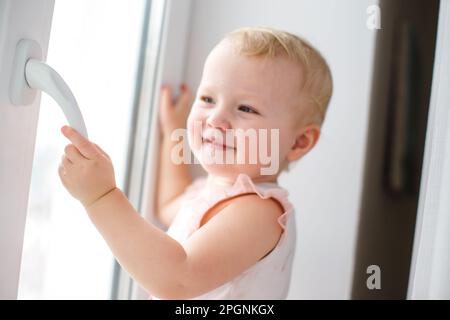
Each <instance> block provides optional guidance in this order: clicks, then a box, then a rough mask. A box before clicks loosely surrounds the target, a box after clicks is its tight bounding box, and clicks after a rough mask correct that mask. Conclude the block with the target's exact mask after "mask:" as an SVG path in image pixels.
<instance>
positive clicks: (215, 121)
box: [206, 108, 231, 130]
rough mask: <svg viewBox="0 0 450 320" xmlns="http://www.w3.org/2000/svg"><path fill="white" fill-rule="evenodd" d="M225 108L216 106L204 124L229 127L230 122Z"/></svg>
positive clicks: (219, 127) (218, 127)
mask: <svg viewBox="0 0 450 320" xmlns="http://www.w3.org/2000/svg"><path fill="white" fill-rule="evenodd" d="M228 118H229V117H228V115H227V114H226V111H225V110H223V109H222V110H221V109H220V108H216V109H215V110H214V111H213V112H212V113H211V114H210V115H209V117H208V119H207V120H206V124H207V125H208V126H210V127H213V128H217V129H222V130H226V129H231V124H230V121H229V119H228Z"/></svg>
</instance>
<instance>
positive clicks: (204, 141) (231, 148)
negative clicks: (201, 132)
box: [202, 137, 236, 150]
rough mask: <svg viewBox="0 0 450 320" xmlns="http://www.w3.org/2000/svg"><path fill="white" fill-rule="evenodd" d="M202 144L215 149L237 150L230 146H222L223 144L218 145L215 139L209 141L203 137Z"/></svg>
mask: <svg viewBox="0 0 450 320" xmlns="http://www.w3.org/2000/svg"><path fill="white" fill-rule="evenodd" d="M202 144H207V145H209V146H211V147H213V148H215V149H222V150H227V149H230V150H236V148H235V147H231V146H228V145H225V144H222V143H217V142H215V141H214V140H213V139H207V138H203V137H202Z"/></svg>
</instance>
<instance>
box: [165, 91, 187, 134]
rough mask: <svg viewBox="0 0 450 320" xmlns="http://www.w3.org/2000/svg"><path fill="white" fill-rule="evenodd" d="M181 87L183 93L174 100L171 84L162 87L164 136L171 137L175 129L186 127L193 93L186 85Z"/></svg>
mask: <svg viewBox="0 0 450 320" xmlns="http://www.w3.org/2000/svg"><path fill="white" fill-rule="evenodd" d="M180 89H181V93H180V95H179V97H178V99H177V100H176V101H173V100H172V90H171V88H170V87H169V86H163V87H162V90H161V104H160V108H159V109H160V110H159V120H160V125H161V130H162V134H163V135H164V136H169V137H170V134H171V133H172V131H173V130H175V129H178V128H186V121H187V118H188V115H189V110H190V107H191V105H190V104H191V100H192V93H191V91H190V90H189V88H188V87H187V86H186V85H181V86H180Z"/></svg>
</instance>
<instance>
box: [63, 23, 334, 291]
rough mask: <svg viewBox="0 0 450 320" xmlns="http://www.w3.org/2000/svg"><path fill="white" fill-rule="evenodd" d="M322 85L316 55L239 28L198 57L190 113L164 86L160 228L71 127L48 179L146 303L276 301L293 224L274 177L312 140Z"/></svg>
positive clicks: (186, 97)
mask: <svg viewBox="0 0 450 320" xmlns="http://www.w3.org/2000/svg"><path fill="white" fill-rule="evenodd" d="M331 92H332V80H331V73H330V70H329V68H328V66H327V64H326V62H325V60H324V59H323V58H322V56H321V55H320V54H319V53H318V52H317V51H316V50H315V49H314V48H313V47H312V46H311V45H309V44H308V43H306V42H305V41H304V40H302V39H300V38H299V37H297V36H295V35H292V34H290V33H287V32H283V31H278V30H274V29H269V28H244V29H238V30H236V31H234V32H232V33H230V34H228V35H227V36H226V37H225V38H224V39H223V40H222V41H221V42H220V43H219V44H218V45H217V46H216V47H215V48H214V49H213V50H212V51H211V53H210V54H209V56H208V58H207V60H206V62H205V65H204V70H203V75H202V79H201V82H200V85H199V87H198V90H197V94H196V97H195V102H194V103H193V105H192V108H191V109H190V111H189V106H190V103H189V102H190V100H191V94H190V91H189V89H188V88H187V87H186V86H182V88H181V95H180V97H179V98H178V100H177V101H176V102H175V103H173V102H172V95H171V92H170V88H168V87H164V88H163V91H162V101H161V110H160V125H161V132H162V137H163V138H162V147H161V161H160V170H159V172H160V175H159V177H158V195H157V199H156V200H157V214H156V216H157V217H158V219H159V220H160V222H161V223H162V224H163V225H165V226H166V227H168V230H167V232H163V231H162V230H161V229H159V228H157V227H155V226H153V225H152V224H150V223H148V222H147V221H146V220H144V219H143V218H142V217H141V216H140V215H139V214H138V213H137V212H136V210H135V209H134V208H133V207H132V206H131V204H130V203H129V202H128V200H127V199H126V197H125V195H124V194H123V193H122V192H121V191H120V190H119V189H118V188H117V187H116V184H115V180H114V170H113V167H112V164H111V161H110V159H109V157H108V155H107V154H106V153H105V152H104V151H103V150H101V148H100V147H98V146H97V145H95V144H93V143H92V142H90V141H88V140H86V139H84V138H83V137H82V136H81V135H79V134H78V133H77V132H76V131H75V130H73V129H72V128H70V127H63V129H62V132H63V134H64V135H65V136H66V137H67V138H68V139H69V140H70V141H71V142H72V144H69V145H68V146H67V147H66V149H65V155H64V158H63V160H62V163H61V165H60V168H59V174H60V177H61V180H62V182H63V184H64V186H65V187H66V188H67V189H68V191H69V192H70V193H71V194H72V195H73V196H74V197H75V198H77V199H79V200H80V201H81V203H82V204H83V205H84V207H85V209H86V211H87V213H88V215H89V217H90V218H91V220H92V221H93V223H94V224H95V226H96V227H97V229H98V230H99V231H100V232H101V234H102V236H103V237H104V239H105V240H106V242H107V243H108V245H109V247H110V248H111V250H112V251H113V254H114V255H115V257H116V258H117V260H118V261H119V263H120V264H121V265H122V267H123V268H125V269H126V270H127V272H128V273H129V274H130V275H131V276H132V277H133V278H134V279H135V280H136V281H137V282H138V283H139V284H140V285H141V287H143V288H144V289H146V290H147V291H148V292H149V294H150V297H151V298H153V299H285V298H286V296H287V293H288V289H289V283H290V278H291V268H292V262H293V258H294V252H295V243H296V231H295V225H296V223H295V215H294V208H293V206H292V204H291V203H290V202H289V200H288V193H287V191H286V190H285V189H283V188H282V187H280V186H278V184H277V178H278V176H279V174H280V173H281V172H282V171H283V170H285V169H287V168H288V166H289V164H290V163H292V162H294V161H296V160H298V159H300V158H301V157H303V156H304V155H305V154H306V153H307V152H309V151H310V150H311V149H312V148H313V147H314V145H315V144H316V142H317V140H318V138H319V135H320V126H321V124H322V122H323V120H324V116H325V111H326V108H327V105H328V103H329V100H330V97H331ZM188 115H189V116H188ZM186 118H187V140H188V142H189V147H190V149H191V150H192V152H193V154H194V156H195V159H196V160H197V161H198V162H199V163H200V164H201V165H202V167H203V169H205V171H206V172H207V176H206V177H200V178H197V179H196V180H194V181H193V180H192V178H191V176H190V174H189V170H188V166H189V164H188V163H187V162H186V161H184V162H182V163H180V162H179V161H176V159H174V157H176V155H177V152H174V150H175V148H176V149H177V150H178V147H179V142H178V141H177V140H176V139H173V138H174V137H175V136H174V132H176V131H177V130H183V127H184V126H185V123H186ZM182 152H183V159H189V157H185V155H186V154H187V153H188V152H189V150H186V148H183V150H182ZM268 155H270V157H269V159H267V156H268ZM267 160H269V161H267ZM274 164H275V165H274Z"/></svg>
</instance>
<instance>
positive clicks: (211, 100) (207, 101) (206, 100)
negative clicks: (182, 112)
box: [200, 96, 214, 103]
mask: <svg viewBox="0 0 450 320" xmlns="http://www.w3.org/2000/svg"><path fill="white" fill-rule="evenodd" d="M200 100H202V101H203V102H206V103H214V100H213V99H212V98H211V97H206V96H202V97H200Z"/></svg>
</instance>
